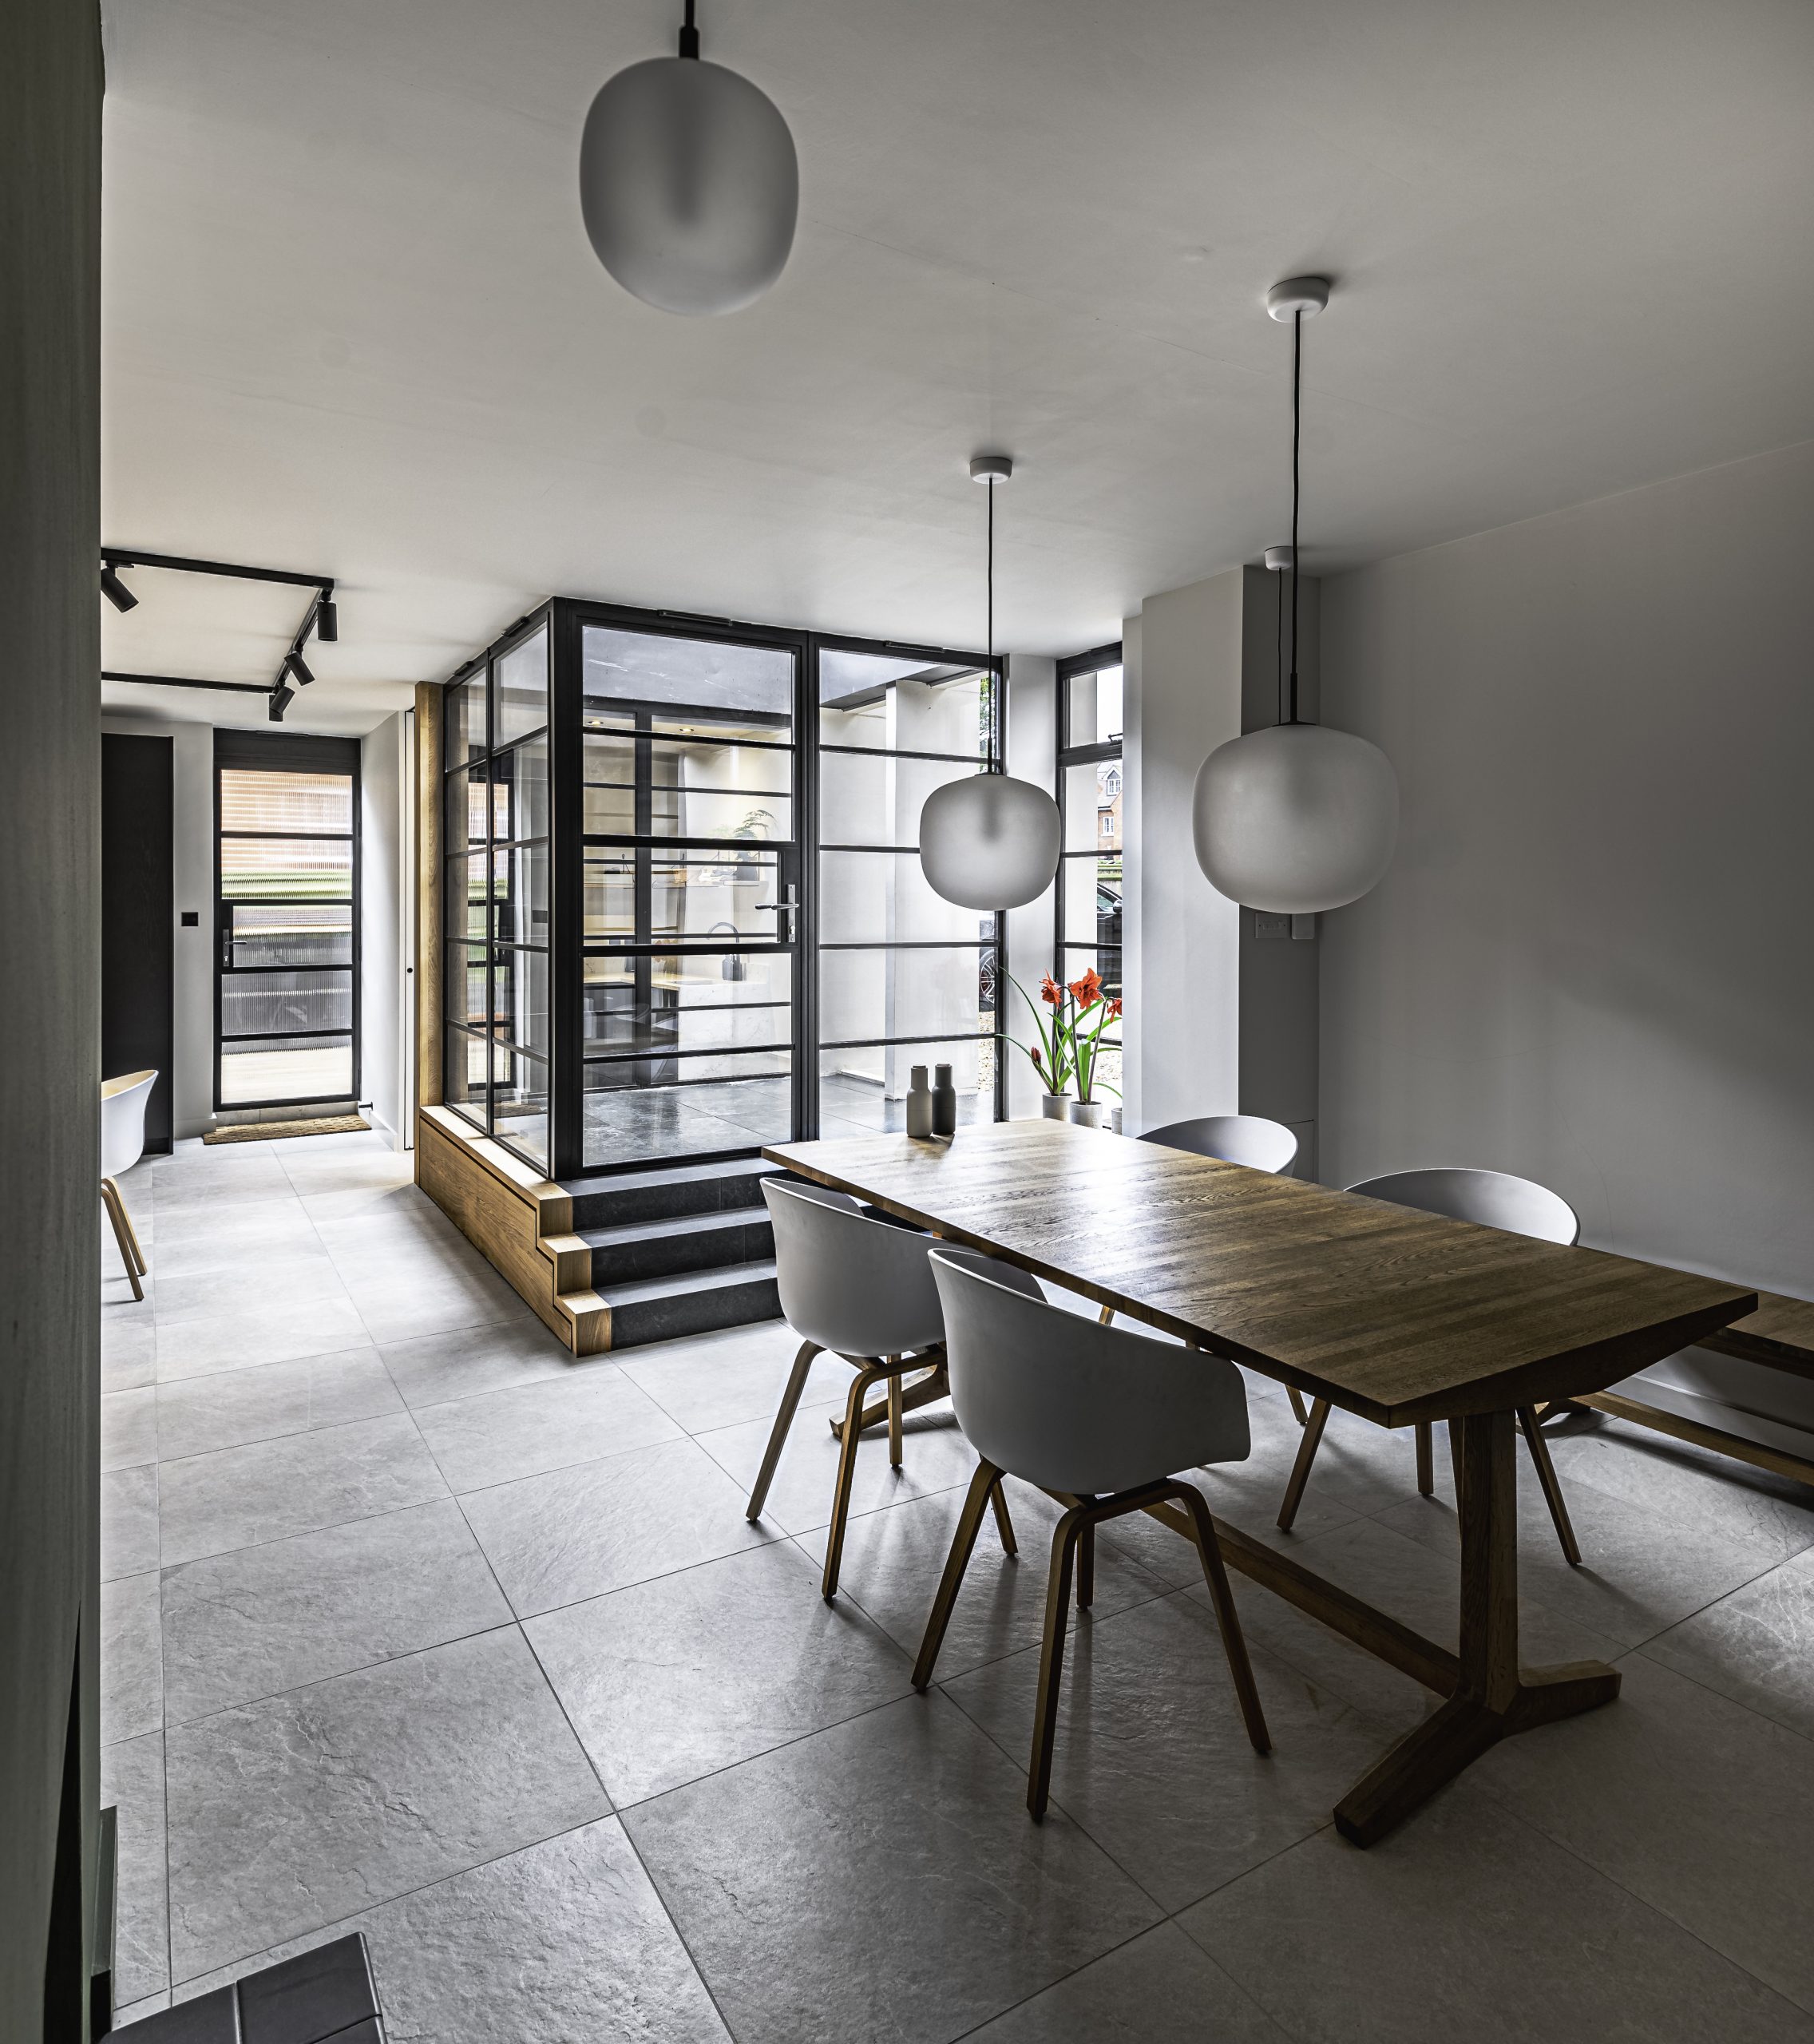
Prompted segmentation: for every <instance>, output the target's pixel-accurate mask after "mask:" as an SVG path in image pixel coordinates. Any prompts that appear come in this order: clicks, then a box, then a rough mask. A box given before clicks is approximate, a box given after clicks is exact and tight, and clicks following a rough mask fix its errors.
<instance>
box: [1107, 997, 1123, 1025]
mask: <svg viewBox="0 0 1814 2044" xmlns="http://www.w3.org/2000/svg"><path fill="white" fill-rule="evenodd" d="M1108 1019H1109V1020H1110V1021H1111V1022H1119V1020H1121V1000H1120V996H1119V995H1118V996H1116V997H1115V999H1114V1000H1111V1002H1110V1003H1109V1004H1108Z"/></svg>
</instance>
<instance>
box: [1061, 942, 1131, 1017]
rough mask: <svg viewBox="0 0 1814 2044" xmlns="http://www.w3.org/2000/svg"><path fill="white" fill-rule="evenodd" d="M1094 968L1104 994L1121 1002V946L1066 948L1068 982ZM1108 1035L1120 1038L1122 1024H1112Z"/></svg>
mask: <svg viewBox="0 0 1814 2044" xmlns="http://www.w3.org/2000/svg"><path fill="white" fill-rule="evenodd" d="M1092 967H1093V968H1094V969H1095V974H1096V976H1097V978H1098V979H1099V980H1101V981H1102V983H1103V992H1104V993H1105V994H1106V995H1107V996H1108V998H1109V999H1110V1000H1119V999H1120V998H1121V951H1120V947H1119V945H1117V946H1115V948H1114V949H1110V948H1108V947H1107V946H1106V945H1105V946H1103V947H1102V948H1100V949H1097V948H1094V947H1090V948H1086V947H1083V946H1080V945H1069V944H1067V945H1066V946H1065V947H1064V976H1065V978H1066V979H1067V980H1078V979H1081V978H1082V977H1083V975H1084V973H1086V972H1088V971H1090V970H1091V968H1092ZM1106 1033H1107V1035H1109V1036H1119V1035H1120V1034H1121V1024H1119V1022H1111V1024H1109V1026H1108V1028H1107V1032H1106Z"/></svg>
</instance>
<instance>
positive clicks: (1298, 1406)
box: [1285, 1384, 1310, 1427]
mask: <svg viewBox="0 0 1814 2044" xmlns="http://www.w3.org/2000/svg"><path fill="white" fill-rule="evenodd" d="M1285 1396H1286V1397H1287V1398H1289V1400H1291V1412H1292V1417H1293V1419H1295V1420H1297V1424H1298V1425H1299V1426H1301V1427H1302V1426H1307V1425H1309V1420H1310V1415H1309V1412H1307V1411H1306V1410H1305V1404H1304V1394H1303V1392H1301V1391H1300V1390H1299V1389H1298V1388H1297V1385H1296V1384H1287V1385H1286V1386H1285Z"/></svg>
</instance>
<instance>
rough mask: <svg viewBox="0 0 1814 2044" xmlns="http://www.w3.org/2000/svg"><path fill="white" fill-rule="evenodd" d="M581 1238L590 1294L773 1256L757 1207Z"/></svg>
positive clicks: (586, 1232)
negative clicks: (586, 1246)
mask: <svg viewBox="0 0 1814 2044" xmlns="http://www.w3.org/2000/svg"><path fill="white" fill-rule="evenodd" d="M580 1235H581V1238H582V1239H583V1240H584V1241H585V1242H589V1243H590V1244H591V1245H592V1289H593V1290H594V1291H595V1292H603V1291H606V1290H608V1289H609V1288H610V1287H611V1286H612V1285H613V1284H628V1283H631V1282H633V1281H635V1280H636V1279H637V1278H666V1277H671V1276H672V1275H674V1274H675V1273H677V1272H679V1271H684V1270H713V1269H715V1268H719V1267H722V1266H724V1265H726V1264H729V1263H754V1262H759V1261H760V1260H761V1259H762V1258H764V1257H768V1256H773V1255H774V1229H773V1228H772V1227H771V1226H770V1223H769V1218H768V1209H767V1208H766V1206H734V1207H732V1208H731V1210H729V1211H728V1212H727V1213H722V1214H672V1215H670V1216H668V1217H667V1218H665V1219H663V1220H659V1221H628V1222H624V1224H623V1225H622V1226H620V1227H616V1228H584V1229H582V1230H580Z"/></svg>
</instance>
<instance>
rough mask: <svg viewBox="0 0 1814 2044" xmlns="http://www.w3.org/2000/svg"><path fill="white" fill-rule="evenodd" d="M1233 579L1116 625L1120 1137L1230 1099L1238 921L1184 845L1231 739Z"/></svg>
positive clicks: (1234, 572)
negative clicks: (1202, 774) (1202, 785)
mask: <svg viewBox="0 0 1814 2044" xmlns="http://www.w3.org/2000/svg"><path fill="white" fill-rule="evenodd" d="M1122 645H1123V669H1124V680H1123V688H1124V691H1125V694H1124V697H1123V717H1124V719H1125V722H1126V731H1125V733H1124V735H1123V758H1124V760H1125V762H1126V766H1127V773H1126V775H1125V778H1124V779H1123V795H1122V842H1123V846H1124V847H1125V850H1124V853H1123V859H1124V872H1125V876H1126V877H1125V880H1124V881H1123V930H1122V935H1123V940H1124V942H1125V945H1126V950H1125V952H1124V953H1123V981H1124V984H1125V987H1126V989H1127V991H1126V993H1125V995H1124V996H1123V998H1124V999H1125V1000H1126V1003H1127V1013H1126V1016H1125V1018H1124V1020H1123V1024H1122V1028H1123V1041H1124V1043H1125V1044H1126V1046H1127V1048H1126V1053H1125V1061H1124V1071H1125V1073H1126V1085H1125V1094H1126V1097H1125V1099H1124V1100H1123V1108H1124V1111H1125V1121H1126V1126H1127V1129H1128V1131H1129V1132H1130V1133H1133V1132H1135V1131H1139V1130H1140V1129H1144V1128H1154V1127H1159V1125H1161V1124H1162V1123H1165V1122H1168V1121H1177V1120H1180V1119H1182V1118H1183V1117H1184V1116H1186V1115H1210V1114H1233V1113H1235V1112H1237V1111H1238V1106H1239V1098H1240V1075H1239V1063H1240V1034H1241V1031H1240V991H1241V957H1240V947H1241V912H1240V910H1239V909H1238V908H1237V907H1236V906H1235V905H1234V903H1233V902H1232V901H1227V900H1226V899H1225V898H1224V897H1222V895H1220V894H1218V893H1217V892H1216V891H1215V889H1214V888H1213V887H1211V886H1210V883H1209V882H1208V881H1206V879H1205V878H1204V877H1203V876H1202V871H1201V870H1200V869H1199V868H1198V865H1197V862H1196V858H1195V857H1194V854H1193V852H1192V850H1191V838H1190V797H1191V792H1192V790H1193V789H1194V786H1195V785H1196V779H1197V769H1198V767H1200V766H1201V765H1202V763H1203V760H1204V759H1206V757H1207V756H1208V755H1209V754H1210V752H1212V751H1214V749H1215V748H1216V747H1218V745H1221V744H1222V743H1224V742H1225V741H1226V740H1227V739H1232V738H1238V737H1239V736H1240V735H1241V691H1242V570H1241V569H1240V568H1233V569H1230V571H1229V572H1227V573H1226V574H1222V575H1217V576H1212V577H1210V580H1207V581H1205V582H1195V583H1193V584H1190V587H1188V588H1182V589H1173V590H1170V591H1168V592H1166V594H1164V595H1162V596H1149V597H1147V600H1146V602H1145V604H1143V606H1142V608H1141V612H1140V615H1139V616H1138V617H1135V618H1129V619H1128V620H1127V621H1126V623H1125V624H1124V625H1123V630H1122Z"/></svg>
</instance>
